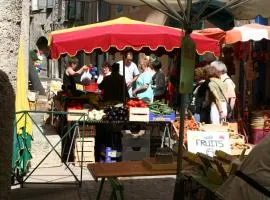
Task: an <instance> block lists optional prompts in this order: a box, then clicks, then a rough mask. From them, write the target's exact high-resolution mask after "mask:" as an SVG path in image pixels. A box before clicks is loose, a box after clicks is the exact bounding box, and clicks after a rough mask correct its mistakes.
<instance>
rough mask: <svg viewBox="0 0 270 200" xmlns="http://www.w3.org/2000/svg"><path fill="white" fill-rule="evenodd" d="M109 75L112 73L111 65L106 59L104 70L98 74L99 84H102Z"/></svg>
mask: <svg viewBox="0 0 270 200" xmlns="http://www.w3.org/2000/svg"><path fill="white" fill-rule="evenodd" d="M109 75H111V65H110V63H109V62H107V61H106V62H104V63H103V65H102V70H101V73H100V74H99V76H98V79H97V84H100V83H101V82H102V81H103V79H104V77H106V76H109Z"/></svg>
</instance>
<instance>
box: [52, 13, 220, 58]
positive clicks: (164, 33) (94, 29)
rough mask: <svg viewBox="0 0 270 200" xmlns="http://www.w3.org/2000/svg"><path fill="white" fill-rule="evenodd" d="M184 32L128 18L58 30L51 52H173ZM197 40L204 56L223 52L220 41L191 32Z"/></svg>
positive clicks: (53, 35)
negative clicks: (147, 50) (128, 50)
mask: <svg viewBox="0 0 270 200" xmlns="http://www.w3.org/2000/svg"><path fill="white" fill-rule="evenodd" d="M184 34H185V33H184V31H183V30H181V29H177V28H172V27H168V26H161V25H156V24H151V23H145V22H141V21H136V20H132V19H129V18H126V17H120V18H118V19H114V20H110V21H106V22H100V23H96V24H90V25H86V26H79V27H75V28H70V29H65V30H60V31H54V32H52V33H51V34H50V36H49V46H50V54H51V57H52V58H54V59H58V58H59V57H60V55H62V54H69V55H71V56H74V55H76V54H77V52H78V51H84V52H86V53H92V52H93V51H94V50H99V51H102V52H107V51H110V50H112V49H116V50H118V51H122V50H125V49H126V48H132V49H133V50H135V51H141V50H143V49H145V48H146V49H150V50H151V51H160V50H161V51H163V52H171V51H173V50H175V49H179V48H180V47H181V41H180V38H181V37H182V36H184ZM191 38H192V39H193V40H194V42H195V43H196V47H197V48H196V50H197V53H198V54H200V55H202V54H204V53H206V52H212V53H213V54H214V55H215V56H219V54H220V44H219V41H218V40H215V39H212V38H208V37H206V36H204V35H203V34H196V33H194V34H191Z"/></svg>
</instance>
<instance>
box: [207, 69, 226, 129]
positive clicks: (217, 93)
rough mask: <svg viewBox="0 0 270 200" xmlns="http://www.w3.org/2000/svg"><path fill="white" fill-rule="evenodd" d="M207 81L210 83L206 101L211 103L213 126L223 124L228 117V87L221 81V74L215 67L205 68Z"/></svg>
mask: <svg viewBox="0 0 270 200" xmlns="http://www.w3.org/2000/svg"><path fill="white" fill-rule="evenodd" d="M205 73H206V80H207V81H209V83H208V87H209V90H208V92H207V94H206V101H208V102H209V105H210V106H211V108H210V122H211V124H221V123H222V121H223V120H225V119H226V116H227V103H226V101H227V99H226V93H227V88H226V85H225V84H224V83H223V82H222V81H221V80H220V77H219V73H218V71H217V70H216V68H215V67H211V66H209V67H207V68H205Z"/></svg>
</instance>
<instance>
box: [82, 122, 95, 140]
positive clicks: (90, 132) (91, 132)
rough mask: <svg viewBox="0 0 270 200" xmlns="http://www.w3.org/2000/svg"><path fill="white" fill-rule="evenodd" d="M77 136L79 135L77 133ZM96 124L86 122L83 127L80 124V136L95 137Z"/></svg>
mask: <svg viewBox="0 0 270 200" xmlns="http://www.w3.org/2000/svg"><path fill="white" fill-rule="evenodd" d="M77 136H79V135H77ZM95 136H96V126H95V125H88V124H86V125H85V126H84V127H83V126H80V137H95Z"/></svg>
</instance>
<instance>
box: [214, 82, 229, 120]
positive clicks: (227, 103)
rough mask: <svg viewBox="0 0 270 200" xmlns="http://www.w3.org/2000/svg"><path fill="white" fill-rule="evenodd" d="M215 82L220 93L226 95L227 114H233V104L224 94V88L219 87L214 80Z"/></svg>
mask: <svg viewBox="0 0 270 200" xmlns="http://www.w3.org/2000/svg"><path fill="white" fill-rule="evenodd" d="M213 82H214V83H215V84H216V85H217V86H218V89H219V91H220V93H221V94H222V96H223V97H224V99H225V101H226V105H227V116H228V115H231V114H232V107H231V105H230V104H229V102H228V100H227V98H226V97H225V95H224V94H223V92H222V89H221V88H220V87H219V85H218V84H217V83H216V82H215V81H213Z"/></svg>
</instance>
